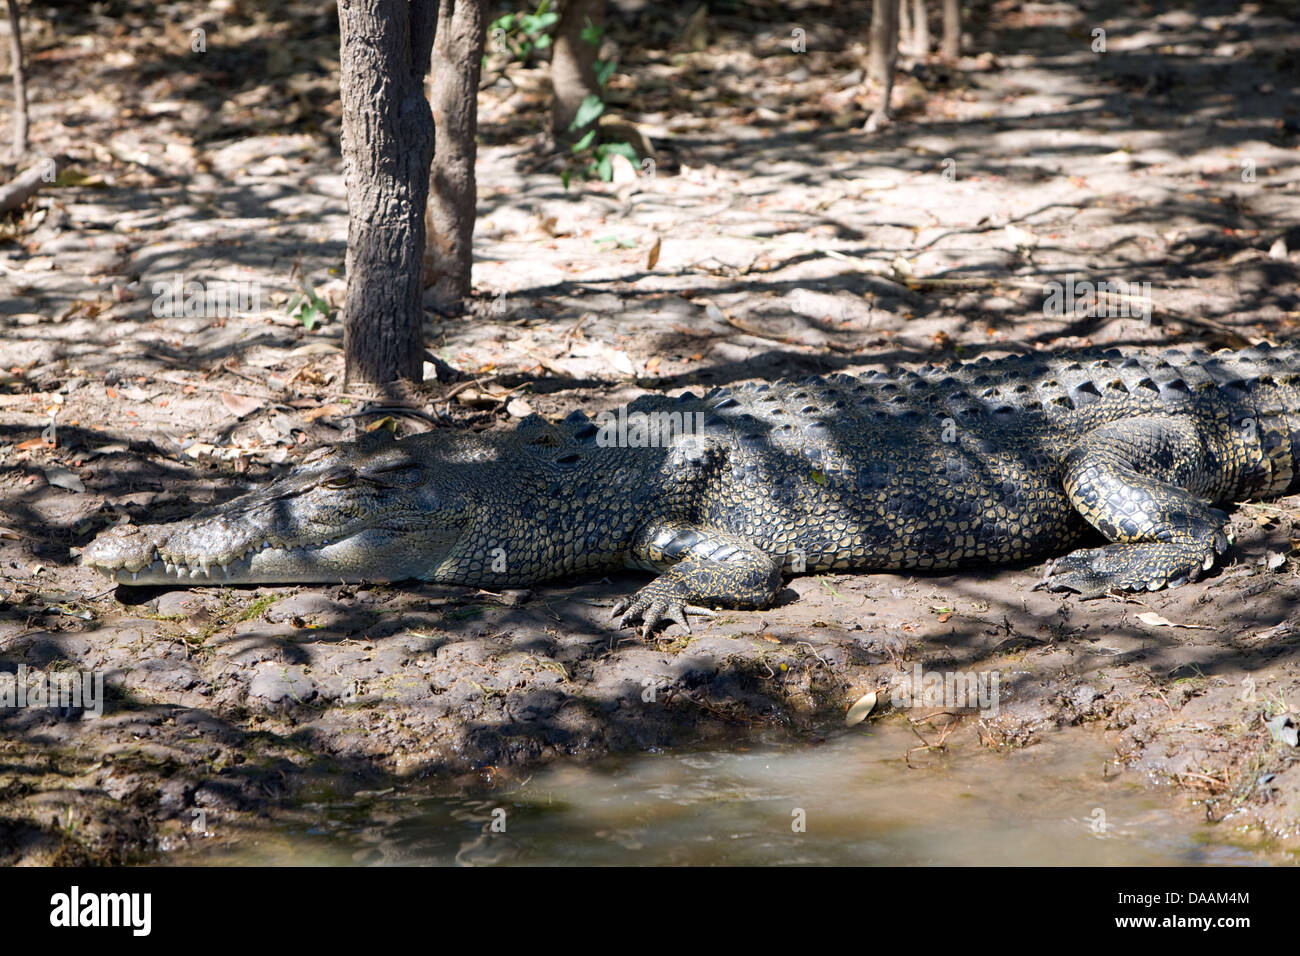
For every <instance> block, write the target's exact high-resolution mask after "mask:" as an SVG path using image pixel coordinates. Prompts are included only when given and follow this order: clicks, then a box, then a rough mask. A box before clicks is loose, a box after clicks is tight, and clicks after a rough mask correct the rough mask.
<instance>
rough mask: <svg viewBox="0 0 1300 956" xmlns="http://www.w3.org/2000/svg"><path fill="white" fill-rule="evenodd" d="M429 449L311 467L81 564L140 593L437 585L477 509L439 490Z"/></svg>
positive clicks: (138, 529) (111, 546)
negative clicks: (191, 588)
mask: <svg viewBox="0 0 1300 956" xmlns="http://www.w3.org/2000/svg"><path fill="white" fill-rule="evenodd" d="M420 437H426V436H420ZM430 444H431V443H428V442H423V443H421V442H416V441H403V442H393V441H388V442H384V443H379V442H369V443H363V444H360V445H348V446H345V447H343V448H341V449H339V450H337V451H331V452H328V453H325V454H322V455H320V456H318V457H316V458H315V459H314V460H312V459H310V458H309V459H308V460H306V461H305V462H304V463H303V464H302V465H301V466H300V467H298V468H296V469H294V471H292V472H290V473H289V474H288V475H286V476H285V477H283V478H281V479H279V480H278V481H275V482H274V483H272V484H271V485H269V486H268V487H266V488H265V489H264V490H261V491H256V492H253V493H251V494H247V495H244V496H243V497H240V498H236V499H234V500H232V501H229V502H227V503H225V504H224V505H221V506H219V507H216V508H211V509H208V510H207V511H204V512H202V513H200V514H198V515H195V516H194V517H193V518H190V519H187V520H184V521H177V522H173V523H169V524H153V525H143V526H136V525H129V524H128V525H118V526H116V527H113V528H110V529H108V530H107V531H104V532H103V533H102V534H100V535H99V537H97V538H96V539H95V540H94V541H92V542H91V543H90V544H89V545H88V546H87V547H86V548H85V550H84V551H83V552H82V555H81V562H82V564H84V565H88V566H90V567H94V568H97V569H99V570H100V571H103V572H104V573H106V574H107V575H109V576H110V577H112V578H114V579H115V580H116V581H118V582H119V583H122V584H140V585H158V584H179V585H182V586H186V585H196V584H207V583H212V584H250V583H259V584H261V583H287V582H304V583H306V582H334V583H337V582H342V581H359V580H363V579H364V580H367V581H400V580H404V579H407V578H430V577H432V576H433V575H434V573H435V572H436V569H437V567H438V565H439V564H440V562H441V561H442V560H443V559H444V558H445V557H446V556H447V555H448V554H449V553H450V551H451V550H452V548H453V547H454V546H455V544H456V542H457V539H458V538H459V537H460V535H461V529H462V528H463V526H464V524H465V523H466V521H467V520H468V515H469V513H470V510H471V509H470V505H469V503H468V501H467V500H466V499H465V497H464V496H463V495H461V494H459V493H457V492H455V491H453V490H450V488H449V484H448V482H446V481H444V480H438V479H439V477H440V476H442V477H445V469H442V468H439V467H438V463H437V461H436V459H437V457H439V456H437V454H436V453H433V454H430V452H431V450H432V449H431V448H430ZM421 450H423V452H424V453H423V454H420V452H421ZM413 452H415V453H414V454H413ZM454 485H455V483H454V482H453V483H452V486H454Z"/></svg>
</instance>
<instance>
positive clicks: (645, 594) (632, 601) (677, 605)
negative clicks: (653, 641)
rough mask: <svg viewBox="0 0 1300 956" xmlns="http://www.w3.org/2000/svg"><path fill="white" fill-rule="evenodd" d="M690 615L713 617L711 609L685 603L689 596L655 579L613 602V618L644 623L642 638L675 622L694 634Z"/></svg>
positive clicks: (624, 622)
mask: <svg viewBox="0 0 1300 956" xmlns="http://www.w3.org/2000/svg"><path fill="white" fill-rule="evenodd" d="M690 614H698V615H700V616H701V617H713V616H714V614H713V612H712V611H710V610H709V609H708V608H704V607H696V606H695V605H693V604H687V603H686V597H685V595H683V594H679V593H677V591H676V589H675V588H673V587H672V585H664V584H660V583H659V582H657V581H656V582H652V583H651V584H648V585H646V586H645V587H643V588H642V589H641V590H640V591H638V592H637V593H636V594H634V595H632V596H631V597H627V598H623V599H622V600H620V601H619V602H618V603H616V604H615V605H614V608H613V610H612V611H611V612H610V617H613V618H617V619H618V626H619V627H634V626H635V625H637V624H640V625H641V628H640V634H641V637H642V638H643V639H644V638H649V637H650V636H651V635H652V634H653V633H654V632H655V631H656V630H658V628H659V626H660V625H664V624H676V625H677V626H678V627H680V628H681V629H682V630H684V631H685V632H686V633H687V634H690V633H691V622H690V619H689V617H688V615H690Z"/></svg>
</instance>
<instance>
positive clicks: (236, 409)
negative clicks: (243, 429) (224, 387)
mask: <svg viewBox="0 0 1300 956" xmlns="http://www.w3.org/2000/svg"><path fill="white" fill-rule="evenodd" d="M221 404H222V405H224V406H226V411H228V412H230V414H232V415H234V416H235V417H236V418H243V417H244V416H245V415H251V414H252V413H253V412H255V411H257V410H258V409H259V408H261V407H262V400H261V399H260V398H249V397H248V396H247V395H236V394H235V393H234V392H222V393H221Z"/></svg>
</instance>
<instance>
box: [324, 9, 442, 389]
mask: <svg viewBox="0 0 1300 956" xmlns="http://www.w3.org/2000/svg"><path fill="white" fill-rule="evenodd" d="M338 6H339V34H340V39H341V53H340V57H339V61H340V81H339V85H340V87H341V93H342V100H343V137H342V138H343V173H344V181H345V182H346V184H347V193H348V252H347V276H348V291H347V302H346V305H345V307H344V313H345V315H344V319H345V324H344V327H343V352H344V357H345V360H346V381H347V382H348V383H349V384H351V383H354V382H363V383H371V384H386V383H389V382H394V381H397V380H398V379H406V380H409V381H413V382H418V381H420V380H421V373H422V371H423V367H424V346H423V325H424V311H423V308H422V304H421V298H422V295H421V293H422V291H423V289H422V285H423V283H422V281H421V271H420V267H421V259H422V257H423V254H424V212H425V205H426V203H427V200H428V196H429V163H430V161H431V160H432V159H433V115H432V113H431V112H430V109H429V101H428V100H427V99H426V98H425V95H424V76H425V74H426V73H428V71H429V56H430V52H431V49H432V47H433V37H434V29H435V25H436V20H437V0H338Z"/></svg>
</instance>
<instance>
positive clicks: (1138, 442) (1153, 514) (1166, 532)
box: [1042, 415, 1229, 595]
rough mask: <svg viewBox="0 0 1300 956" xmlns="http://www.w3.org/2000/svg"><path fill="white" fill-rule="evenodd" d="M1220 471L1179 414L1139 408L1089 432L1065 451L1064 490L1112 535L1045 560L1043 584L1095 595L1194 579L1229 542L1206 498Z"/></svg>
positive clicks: (1219, 517) (1211, 494)
mask: <svg viewBox="0 0 1300 956" xmlns="http://www.w3.org/2000/svg"><path fill="white" fill-rule="evenodd" d="M1220 471H1221V465H1220V464H1219V463H1218V461H1216V456H1215V455H1214V454H1213V451H1212V450H1211V449H1210V448H1209V447H1207V445H1206V443H1205V442H1204V440H1203V439H1202V436H1201V435H1200V433H1199V432H1198V430H1197V428H1196V425H1195V424H1194V423H1193V422H1192V421H1190V420H1188V419H1185V418H1177V417H1162V416H1156V415H1144V416H1140V417H1137V418H1130V419H1126V420H1124V421H1120V422H1113V423H1111V424H1109V425H1105V426H1102V427H1101V428H1098V429H1096V430H1094V431H1092V432H1089V433H1088V434H1087V435H1085V436H1084V437H1083V438H1082V439H1080V440H1079V442H1078V444H1076V445H1075V446H1074V447H1073V448H1072V449H1071V450H1070V451H1069V453H1068V454H1067V456H1066V460H1065V474H1064V482H1065V491H1066V494H1067V495H1069V498H1070V501H1071V503H1072V504H1073V505H1074V507H1075V508H1076V509H1078V511H1079V513H1080V514H1081V515H1083V517H1084V518H1085V519H1087V521H1088V523H1089V524H1091V525H1092V526H1093V527H1095V528H1096V529H1097V530H1098V531H1100V532H1101V533H1102V534H1104V535H1105V536H1106V537H1107V538H1108V539H1110V540H1111V541H1113V542H1115V543H1114V544H1111V545H1109V546H1107V547H1103V548H1091V549H1087V550H1082V551H1075V552H1074V553H1073V554H1069V555H1066V556H1065V557H1063V558H1060V559H1058V560H1056V561H1054V562H1052V563H1051V564H1049V566H1048V571H1047V576H1046V577H1045V578H1044V580H1043V582H1042V585H1043V586H1046V587H1048V588H1050V589H1052V590H1054V591H1059V590H1071V591H1078V592H1079V593H1081V594H1085V595H1096V594H1101V593H1103V592H1105V591H1109V590H1112V589H1118V590H1127V591H1141V590H1150V591H1155V590H1158V589H1160V588H1163V587H1166V586H1172V585H1178V584H1182V583H1184V582H1185V581H1189V580H1191V581H1194V580H1196V579H1197V578H1199V577H1200V576H1201V574H1202V573H1203V572H1205V571H1208V570H1209V569H1210V568H1211V567H1213V566H1214V562H1215V560H1216V558H1217V557H1218V556H1219V555H1221V554H1222V553H1223V552H1224V551H1225V550H1227V547H1228V544H1229V539H1228V536H1227V534H1225V530H1224V529H1225V525H1226V524H1227V521H1228V516H1227V515H1226V514H1224V513H1223V512H1222V511H1219V510H1218V509H1217V508H1212V507H1210V505H1209V504H1208V503H1207V500H1213V499H1214V498H1215V497H1216V496H1217V490H1218V489H1217V487H1216V485H1218V484H1219V483H1220V482H1221V481H1222V475H1221V474H1220Z"/></svg>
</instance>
